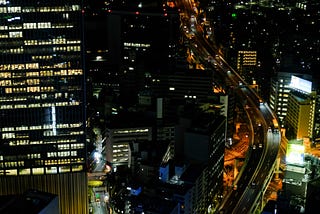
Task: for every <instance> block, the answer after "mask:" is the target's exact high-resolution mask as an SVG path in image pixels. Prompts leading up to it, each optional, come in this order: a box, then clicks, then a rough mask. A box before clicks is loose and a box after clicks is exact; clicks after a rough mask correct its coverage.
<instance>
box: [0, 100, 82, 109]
mask: <svg viewBox="0 0 320 214" xmlns="http://www.w3.org/2000/svg"><path fill="white" fill-rule="evenodd" d="M78 105H80V102H78V101H70V102H55V103H36V104H27V105H0V109H17V108H40V107H52V106H78Z"/></svg>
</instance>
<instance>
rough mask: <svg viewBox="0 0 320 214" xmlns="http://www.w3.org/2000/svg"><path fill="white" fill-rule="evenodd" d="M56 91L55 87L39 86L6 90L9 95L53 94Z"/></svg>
mask: <svg viewBox="0 0 320 214" xmlns="http://www.w3.org/2000/svg"><path fill="white" fill-rule="evenodd" d="M53 91H55V89H54V87H53V86H49V87H39V86H30V87H24V88H5V92H6V93H7V94H11V93H32V92H53Z"/></svg>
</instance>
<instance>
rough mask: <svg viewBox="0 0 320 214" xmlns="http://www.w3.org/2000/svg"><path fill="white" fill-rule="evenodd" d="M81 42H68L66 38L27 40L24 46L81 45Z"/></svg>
mask: <svg viewBox="0 0 320 214" xmlns="http://www.w3.org/2000/svg"><path fill="white" fill-rule="evenodd" d="M79 43H81V41H80V40H67V39H65V38H57V39H51V40H25V41H24V45H57V44H79Z"/></svg>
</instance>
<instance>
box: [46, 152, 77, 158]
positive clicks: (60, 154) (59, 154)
mask: <svg viewBox="0 0 320 214" xmlns="http://www.w3.org/2000/svg"><path fill="white" fill-rule="evenodd" d="M47 156H48V157H49V158H51V157H69V156H77V151H63V152H48V153H47Z"/></svg>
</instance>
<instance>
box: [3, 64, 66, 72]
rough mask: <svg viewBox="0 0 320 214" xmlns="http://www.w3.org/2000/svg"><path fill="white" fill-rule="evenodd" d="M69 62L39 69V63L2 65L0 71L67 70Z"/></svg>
mask: <svg viewBox="0 0 320 214" xmlns="http://www.w3.org/2000/svg"><path fill="white" fill-rule="evenodd" d="M70 65H71V63H70V62H62V63H56V64H54V65H52V66H49V65H44V66H40V67H39V63H37V62H35V63H26V64H2V65H0V71H5V70H28V69H39V68H40V69H45V68H47V69H50V68H67V67H70Z"/></svg>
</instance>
